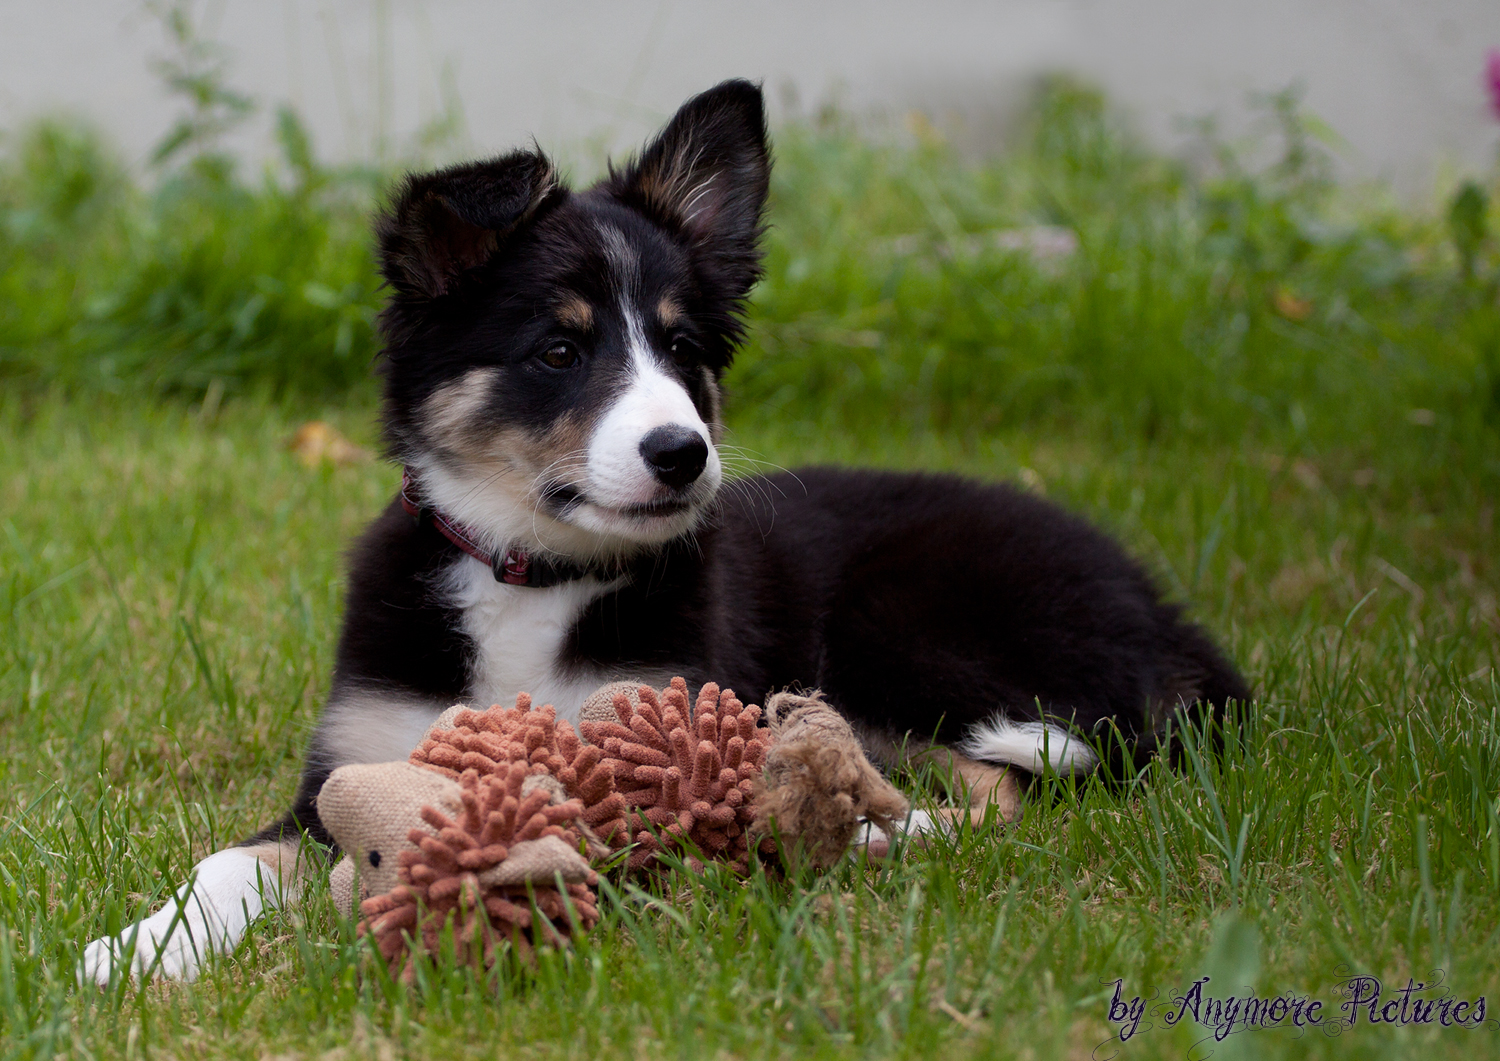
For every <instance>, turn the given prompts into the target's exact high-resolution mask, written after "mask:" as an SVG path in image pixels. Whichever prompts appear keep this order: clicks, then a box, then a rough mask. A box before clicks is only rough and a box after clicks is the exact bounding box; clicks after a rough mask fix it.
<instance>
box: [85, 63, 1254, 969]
mask: <svg viewBox="0 0 1500 1061" xmlns="http://www.w3.org/2000/svg"><path fill="white" fill-rule="evenodd" d="M769 169H770V155H769V149H768V146H767V142H766V128H765V117H764V111H763V104H762V99H761V93H760V90H759V89H758V88H757V87H755V86H754V85H752V84H749V83H747V82H745V81H729V82H726V83H724V84H722V85H719V86H718V87H717V88H714V89H712V90H710V91H708V92H706V93H704V94H702V95H700V96H698V97H696V98H694V99H692V100H689V101H688V102H687V104H685V105H684V106H683V108H682V109H681V110H680V111H679V112H678V113H677V115H676V116H675V117H674V118H673V119H672V121H671V123H670V124H669V125H668V126H667V127H666V129H665V130H664V131H663V132H662V133H661V134H660V135H659V136H658V137H657V138H656V139H655V140H653V141H652V142H651V143H650V144H648V145H647V147H646V148H645V150H644V152H643V153H642V154H641V156H640V158H639V159H638V160H636V161H635V162H634V163H632V164H631V165H629V166H627V167H625V168H624V169H622V170H620V171H612V172H611V174H610V176H609V177H608V178H607V179H605V180H603V181H601V182H600V183H599V184H597V185H595V186H594V187H592V188H589V189H587V190H585V191H578V192H574V191H570V190H569V189H568V188H566V187H565V186H563V184H561V183H560V181H559V179H558V177H557V175H556V174H555V172H554V171H553V168H552V166H551V164H550V163H549V162H548V160H547V159H546V158H545V157H544V156H542V155H541V154H539V153H537V152H535V151H518V152H515V153H513V154H509V155H505V156H502V157H500V158H496V159H493V160H490V161H487V162H477V163H473V164H470V165H463V166H455V167H453V168H450V169H445V170H441V171H439V172H436V173H431V174H426V175H423V176H416V177H412V178H410V179H408V180H407V181H406V183H405V185H404V186H403V187H402V188H401V189H400V190H399V194H398V195H397V196H396V197H395V201H394V204H393V205H392V206H391V207H390V208H389V210H388V211H387V212H386V213H385V215H384V216H383V217H382V218H381V219H380V221H379V224H378V234H379V244H380V256H381V265H382V268H383V271H384V274H385V277H386V280H387V281H388V282H389V285H390V288H391V296H390V302H389V305H388V306H387V308H386V310H385V312H384V316H383V317H382V321H381V324H382V328H383V331H384V337H385V342H386V346H385V377H386V396H385V414H384V415H385V429H386V435H387V438H388V441H389V448H390V452H391V454H392V456H393V457H394V458H395V459H396V460H398V461H400V462H401V463H402V464H404V466H405V468H406V479H405V482H404V485H403V489H402V494H401V496H399V497H397V498H395V499H393V500H392V502H391V504H390V505H389V506H388V507H387V509H386V511H385V512H384V513H383V514H382V515H381V516H380V517H379V518H377V519H376V520H375V522H374V524H373V525H372V526H371V527H370V529H369V530H368V531H367V532H366V533H365V535H364V537H363V538H362V539H361V541H360V542H359V544H358V545H357V546H356V548H355V550H354V555H353V562H352V565H351V568H350V573H349V591H348V602H347V608H346V614H345V617H344V628H343V634H342V636H341V638H340V641H339V648H338V660H337V664H336V666H335V669H334V674H333V684H332V690H331V692H330V694H329V698H328V703H327V707H326V708H325V709H324V712H323V716H322V720H321V722H320V723H319V725H318V729H317V732H316V735H315V736H314V738H313V740H312V746H311V749H310V750H309V753H308V757H307V766H306V769H305V772H304V776H303V780H302V785H301V790H300V792H299V793H298V796H297V799H296V802H295V805H294V806H293V808H292V810H291V812H290V813H289V814H288V815H287V817H286V819H285V820H284V821H283V822H281V823H279V824H278V825H276V826H273V827H272V828H270V829H268V830H266V831H265V832H264V833H262V834H261V835H260V836H259V837H257V838H255V839H254V840H251V841H249V842H247V843H246V844H245V845H243V846H241V847H237V848H232V849H229V850H226V851H220V852H218V853H217V854H214V855H211V856H210V857H208V858H207V859H205V860H204V861H202V862H200V863H199V864H198V866H197V867H196V870H195V873H194V879H193V881H192V883H191V884H189V885H184V887H183V889H182V890H181V891H180V892H179V893H178V897H177V898H176V899H175V900H174V901H173V902H171V903H168V904H167V907H166V908H165V909H164V910H162V911H161V912H159V913H157V914H156V915H154V916H152V917H149V918H147V919H145V920H144V921H143V922H141V923H140V924H139V925H138V926H136V928H134V929H132V930H131V931H130V932H129V933H126V934H124V935H122V936H120V937H119V938H115V939H110V938H105V939H100V940H96V941H95V942H93V943H91V944H90V945H89V946H88V947H87V948H86V950H85V955H84V964H83V968H82V970H81V972H82V975H83V976H84V977H85V978H87V979H92V980H97V981H99V982H101V983H102V982H107V981H108V979H109V977H110V975H111V973H112V972H113V971H114V970H115V968H116V967H117V966H119V965H121V964H123V955H124V953H125V951H126V947H127V945H128V944H130V943H132V941H133V948H134V950H133V953H134V956H135V958H134V960H135V967H136V968H137V969H147V968H155V969H157V970H158V971H160V972H161V973H163V974H165V975H168V976H176V977H191V976H193V975H194V974H195V972H196V970H197V968H198V966H199V964H200V963H201V961H202V960H203V958H204V957H205V956H206V955H208V954H210V953H213V952H220V951H224V950H226V949H229V948H232V947H233V946H234V945H235V943H236V941H237V940H238V939H239V937H240V936H241V934H242V933H243V931H244V928H245V926H246V924H247V923H248V921H249V920H250V919H252V918H253V917H255V916H256V915H257V914H258V913H259V912H260V911H261V910H262V909H263V908H264V907H265V906H268V905H274V904H275V903H277V902H280V901H283V900H284V899H288V898H290V897H291V896H293V895H294V894H295V892H296V875H297V870H296V866H297V863H298V844H299V842H300V839H301V837H302V836H304V835H306V836H310V837H312V838H313V839H315V840H317V841H319V842H321V843H327V842H328V835H327V833H326V832H325V831H324V830H323V827H322V825H321V824H320V823H319V821H318V816H317V812H316V810H315V807H314V803H313V798H314V796H315V795H316V794H317V792H318V789H319V787H320V786H321V785H322V783H323V781H324V779H325V778H326V777H327V776H328V774H329V772H330V771H331V770H333V769H334V768H335V767H337V766H340V765H342V764H345V763H358V762H383V761H388V760H395V759H404V758H405V757H406V756H407V754H408V753H409V752H410V751H411V749H412V748H413V746H414V745H415V744H416V743H417V741H418V740H419V738H420V737H421V736H422V734H423V732H424V731H425V730H426V729H427V727H428V724H429V723H431V722H432V720H433V719H434V718H435V717H436V716H437V715H438V714H439V713H440V712H442V711H443V710H444V709H445V708H446V707H448V706H449V705H451V704H452V703H454V702H455V701H467V702H473V703H476V704H482V705H488V704H490V703H508V702H511V701H512V700H513V699H514V697H515V695H516V693H517V692H519V691H521V690H526V691H527V692H529V693H531V695H532V697H533V698H534V699H535V700H536V702H538V703H551V704H554V705H555V706H556V707H557V710H558V713H559V715H560V716H561V717H563V718H576V716H577V713H578V710H579V708H580V706H581V704H582V701H583V699H584V697H585V696H586V695H587V694H588V693H589V692H590V691H592V690H593V689H594V688H596V687H597V686H599V685H601V684H602V683H604V682H606V681H609V680H612V679H616V678H634V679H641V680H645V681H649V682H651V683H654V684H656V685H658V686H659V685H661V684H664V683H665V682H666V680H667V679H669V678H670V677H671V676H672V675H676V674H681V675H683V676H685V677H686V678H687V679H688V681H689V683H690V684H693V685H696V683H698V682H701V681H707V680H713V681H717V682H719V683H720V684H722V685H727V686H731V687H733V688H734V689H736V690H738V691H739V692H740V693H741V694H742V695H743V696H745V698H746V699H747V700H748V699H751V698H760V697H763V696H765V695H766V694H767V693H769V692H771V691H773V690H778V689H782V688H785V687H788V686H801V687H803V688H808V689H810V688H819V689H821V690H823V691H824V693H825V694H826V695H827V697H828V699H829V700H830V701H831V702H832V703H833V704H834V705H835V706H836V707H837V708H838V709H839V710H841V711H842V712H843V713H844V714H845V715H846V716H847V717H848V718H849V719H850V720H851V721H852V722H854V723H855V725H856V727H857V729H858V731H859V732H860V733H861V735H862V737H863V738H864V740H865V742H866V745H867V748H868V750H869V752H870V754H871V757H872V758H873V759H875V760H876V761H878V762H884V763H886V764H891V763H892V761H893V759H894V758H895V757H896V756H897V755H898V754H899V749H902V748H906V749H911V748H921V749H927V750H928V751H929V752H931V751H934V750H936V751H938V752H939V753H940V754H942V755H944V756H945V759H946V762H947V763H948V765H949V766H950V767H952V768H954V769H956V771H957V773H958V775H959V776H960V777H961V778H962V779H963V781H964V782H965V785H964V790H965V792H966V793H967V794H968V795H969V798H970V799H972V800H973V801H974V804H975V806H977V807H982V806H983V805H984V804H985V803H986V802H988V801H992V800H994V801H998V802H1000V803H1001V804H1002V807H1001V813H1002V815H1003V816H1005V817H1007V818H1012V817H1014V816H1015V814H1016V813H1018V811H1019V805H1018V804H1017V803H1016V798H1017V796H1018V793H1017V791H1016V790H1015V780H1014V778H1015V773H1014V771H1015V770H1020V771H1025V772H1029V773H1035V772H1038V771H1041V770H1043V769H1044V768H1045V766H1046V765H1047V764H1048V763H1050V765H1051V767H1053V768H1055V769H1057V770H1060V771H1064V772H1066V771H1075V772H1083V771H1088V770H1090V769H1092V768H1093V767H1094V766H1095V765H1096V756H1095V754H1094V752H1093V751H1092V750H1091V749H1090V747H1089V745H1088V743H1086V742H1085V741H1084V740H1081V739H1079V735H1080V734H1082V735H1085V736H1090V737H1092V736H1094V735H1096V734H1099V733H1100V732H1101V729H1102V728H1107V727H1109V726H1111V725H1112V726H1113V727H1114V728H1116V729H1117V730H1118V732H1119V733H1121V734H1123V735H1124V736H1125V737H1126V738H1127V739H1128V740H1130V741H1133V742H1134V743H1135V744H1136V745H1137V746H1139V747H1143V748H1145V749H1147V750H1149V749H1150V748H1152V747H1154V745H1155V742H1156V739H1157V736H1158V734H1159V733H1160V732H1161V731H1162V730H1163V728H1164V726H1165V724H1166V721H1167V720H1168V718H1169V717H1170V716H1171V715H1172V714H1173V713H1174V712H1178V711H1191V710H1201V709H1203V706H1204V705H1208V708H1209V709H1213V708H1218V707H1222V706H1223V704H1224V703H1225V702H1226V701H1228V700H1230V699H1244V698H1245V697H1246V696H1247V695H1248V690H1247V688H1246V685H1245V683H1244V682H1243V681H1242V680H1241V679H1240V677H1239V676H1238V675H1237V674H1236V672H1235V670H1234V669H1233V667H1232V666H1231V665H1230V664H1229V663H1228V662H1227V661H1226V660H1225V658H1224V657H1223V655H1221V654H1220V652H1219V651H1218V650H1217V649H1216V648H1215V647H1214V646H1213V644H1212V643H1211V642H1210V641H1209V640H1208V638H1207V637H1206V636H1205V635H1204V634H1203V633H1202V632H1201V631H1200V630H1199V629H1198V628H1196V627H1195V626H1192V625H1190V624H1188V623H1186V622H1184V621H1183V620H1182V619H1181V618H1179V615H1178V609H1177V608H1175V607H1173V606H1171V605H1169V604H1164V603H1162V602H1161V600H1160V599H1159V598H1158V595H1157V593H1156V591H1155V590H1154V588H1153V586H1152V584H1151V581H1150V580H1149V579H1148V578H1147V576H1146V575H1145V574H1144V573H1143V571H1142V569H1141V568H1140V567H1139V566H1138V565H1137V564H1135V563H1134V562H1133V561H1131V560H1130V559H1129V558H1128V557H1127V556H1126V555H1125V554H1124V553H1123V552H1122V551H1121V550H1120V548H1119V547H1118V546H1117V545H1115V544H1114V543H1113V542H1112V541H1111V540H1109V539H1108V538H1107V537H1105V536H1104V535H1102V534H1100V533H1099V532H1098V531H1096V530H1094V529H1092V528H1090V527H1089V526H1088V525H1086V524H1085V523H1083V522H1082V521H1080V520H1079V519H1076V518H1074V517H1072V516H1070V515H1068V514H1067V513H1064V512H1062V511H1060V510H1059V509H1057V508H1056V507H1054V506H1052V505H1050V504H1048V503H1047V502H1045V501H1042V500H1040V499H1038V498H1036V497H1034V496H1031V495H1029V494H1027V493H1024V492H1020V491H1017V490H1013V489H1009V488H1006V487H1003V486H986V485H979V484H977V483H972V482H967V481H963V480H960V479H955V478H949V477H942V476H928V475H897V474H887V473H879V472H851V471H836V470H831V469H811V470H806V471H802V472H799V473H797V474H796V475H777V476H771V477H769V478H764V479H752V480H738V481H733V482H730V483H728V484H726V483H725V482H724V470H723V465H722V464H721V461H720V456H719V453H718V452H717V449H716V444H717V442H718V439H719V433H720V420H719V379H720V377H721V375H722V374H723V372H724V370H725V369H726V368H727V367H728V365H729V362H730V359H731V357H732V356H733V354H734V351H735V347H736V345H737V344H738V343H739V341H740V339H741V336H742V333H743V322H742V313H743V310H744V305H745V299H746V296H747V295H748V293H749V291H750V289H751V287H752V285H753V284H754V283H755V281H756V278H757V277H758V276H759V273H760V265H759V262H760V252H759V247H758V244H759V240H760V236H761V229H762V223H761V217H762V210H763V207H764V204H765V199H766V191H767V182H768V177H769ZM928 824H929V825H930V824H931V821H930V819H929V820H928ZM304 857H305V856H304ZM305 860H307V861H309V862H316V861H317V860H316V859H305ZM323 865H325V866H326V863H323Z"/></svg>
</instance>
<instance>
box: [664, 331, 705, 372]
mask: <svg viewBox="0 0 1500 1061" xmlns="http://www.w3.org/2000/svg"><path fill="white" fill-rule="evenodd" d="M669 350H670V353H671V354H672V360H673V361H676V362H677V363H678V364H679V365H686V364H689V363H690V362H691V361H692V360H693V359H694V358H696V357H697V356H698V351H699V346H698V344H697V343H695V342H693V340H691V339H689V338H688V337H687V336H685V335H679V336H677V337H676V338H675V339H673V340H672V345H671V347H670V348H669Z"/></svg>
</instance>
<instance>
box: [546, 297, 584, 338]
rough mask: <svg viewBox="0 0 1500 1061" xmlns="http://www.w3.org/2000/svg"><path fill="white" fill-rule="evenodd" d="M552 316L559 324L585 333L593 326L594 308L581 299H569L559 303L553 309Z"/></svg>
mask: <svg viewBox="0 0 1500 1061" xmlns="http://www.w3.org/2000/svg"><path fill="white" fill-rule="evenodd" d="M552 315H553V316H554V317H556V318H557V321H558V323H559V324H565V325H567V326H568V327H569V328H577V329H578V330H579V331H581V332H586V331H588V330H589V329H590V328H592V327H593V326H594V307H592V306H590V305H589V304H588V303H587V302H585V301H584V300H583V299H581V298H570V299H567V300H566V301H564V302H560V303H559V304H558V305H556V306H554V307H553V309H552Z"/></svg>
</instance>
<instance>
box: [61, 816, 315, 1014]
mask: <svg viewBox="0 0 1500 1061" xmlns="http://www.w3.org/2000/svg"><path fill="white" fill-rule="evenodd" d="M298 847H299V845H298V843H297V842H296V841H294V840H287V841H281V842H276V841H265V842H259V843H255V844H251V845H247V846H244V847H231V848H228V849H226V850H224V851H218V852H215V853H214V854H212V855H209V856H208V857H207V858H205V859H203V861H201V862H199V863H198V864H197V865H196V866H194V867H193V872H192V876H191V878H190V879H189V881H188V882H187V883H186V884H184V885H183V886H182V887H181V888H179V889H178V890H177V894H176V895H175V896H174V897H173V898H172V899H171V901H169V902H168V903H167V905H166V906H164V907H162V908H161V909H160V910H158V911H157V912H156V913H154V914H152V915H151V916H150V917H147V918H145V919H143V920H141V921H138V922H137V923H136V924H134V925H132V926H131V927H130V928H128V929H126V930H125V931H124V932H122V933H120V935H118V936H104V937H101V938H99V939H96V940H94V941H93V942H92V943H90V944H88V945H87V946H86V947H84V949H83V960H82V961H81V962H80V963H79V968H78V979H79V982H80V983H90V982H92V983H96V984H100V985H108V984H109V983H110V981H111V980H112V979H114V978H116V977H118V976H121V975H138V976H146V975H155V976H161V977H166V978H169V979H174V980H176V979H180V980H193V979H196V978H197V975H198V972H199V970H200V969H201V968H202V966H203V964H204V962H206V961H207V960H208V958H209V957H210V955H214V954H224V953H227V952H229V951H232V950H233V949H234V948H235V946H236V945H237V944H238V943H239V941H240V939H241V937H243V936H244V934H245V929H246V927H247V926H248V925H249V924H250V923H251V922H252V921H254V920H255V919H256V918H258V917H259V916H260V915H261V914H262V913H264V912H266V911H268V910H274V909H276V908H278V907H280V906H281V905H283V904H284V903H286V902H290V901H292V900H294V899H295V898H296V896H297V894H298V893H299V891H300V887H299V884H300V882H299V871H300V867H299V858H298Z"/></svg>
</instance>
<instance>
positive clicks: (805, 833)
mask: <svg viewBox="0 0 1500 1061" xmlns="http://www.w3.org/2000/svg"><path fill="white" fill-rule="evenodd" d="M766 714H767V717H768V719H769V721H770V725H771V730H772V733H773V734H774V736H775V740H774V743H772V745H771V749H770V751H768V752H767V753H766V763H765V768H764V770H763V771H762V772H761V777H760V783H759V785H758V786H757V791H756V796H755V800H754V803H755V823H754V826H753V828H754V830H755V831H756V832H757V833H761V834H774V835H776V836H778V837H779V838H780V840H781V844H782V847H783V849H784V854H785V856H787V857H791V858H794V859H795V858H798V857H800V858H805V859H807V860H808V861H809V862H810V863H811V864H812V865H814V866H815V867H818V868H824V867H827V866H831V865H832V864H833V863H835V862H837V861H838V860H839V859H840V858H841V857H843V854H844V852H845V851H846V850H848V848H849V844H850V843H851V842H852V841H853V839H854V834H855V831H856V829H857V828H858V827H859V822H860V819H861V818H863V819H866V820H868V821H870V822H872V823H874V824H875V825H877V826H879V827H880V828H881V829H883V830H884V831H885V832H886V833H888V834H889V833H891V832H892V831H893V828H894V825H895V823H897V822H900V821H902V820H904V819H905V817H906V813H907V802H906V799H905V798H904V797H903V796H902V795H901V793H900V792H898V791H896V789H895V788H894V787H892V785H891V783H890V782H889V781H887V780H886V779H885V778H884V777H882V776H881V774H880V771H878V770H876V769H875V767H874V766H872V765H870V760H869V759H867V758H866V757H865V752H864V748H863V747H862V746H861V745H860V743H859V738H857V737H856V736H855V735H854V730H853V729H852V728H851V727H850V725H849V723H848V722H847V721H845V720H844V718H843V716H842V715H840V714H839V713H838V712H837V711H835V710H834V709H833V708H832V707H831V706H830V705H829V704H827V703H825V702H824V700H823V698H822V694H821V693H818V692H816V691H814V692H813V693H811V694H810V695H807V696H798V695H796V694H793V693H777V694H776V695H775V696H773V697H771V698H770V699H769V700H768V701H766Z"/></svg>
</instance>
